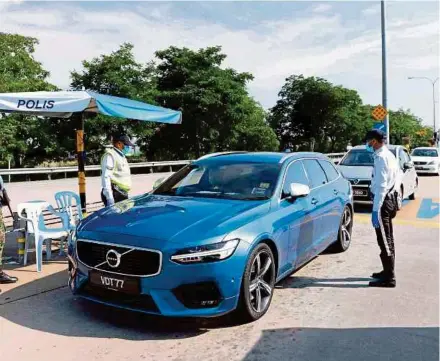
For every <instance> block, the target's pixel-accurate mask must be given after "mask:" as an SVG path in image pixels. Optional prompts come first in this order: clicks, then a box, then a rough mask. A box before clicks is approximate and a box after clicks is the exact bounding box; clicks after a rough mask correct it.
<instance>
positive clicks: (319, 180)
mask: <svg viewBox="0 0 440 361" xmlns="http://www.w3.org/2000/svg"><path fill="white" fill-rule="evenodd" d="M303 163H304V168H305V169H306V172H307V176H308V178H309V181H310V188H312V189H313V188H316V187H319V186H322V185H323V184H325V183H327V177H326V175H325V173H324V170H323V169H322V167H321V166H320V165H319V163H318V161H317V160H315V159H306V160H304V161H303Z"/></svg>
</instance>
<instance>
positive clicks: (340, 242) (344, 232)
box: [331, 206, 353, 253]
mask: <svg viewBox="0 0 440 361" xmlns="http://www.w3.org/2000/svg"><path fill="white" fill-rule="evenodd" d="M352 230H353V212H352V210H351V208H350V207H349V206H345V208H344V213H342V217H341V221H340V224H339V230H338V239H337V241H336V242H335V243H334V244H333V246H332V247H331V250H332V251H334V252H336V253H338V252H345V251H346V250H347V249H348V247H350V244H351V233H352Z"/></svg>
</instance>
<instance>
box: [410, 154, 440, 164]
mask: <svg viewBox="0 0 440 361" xmlns="http://www.w3.org/2000/svg"><path fill="white" fill-rule="evenodd" d="M411 160H412V161H413V162H426V163H429V162H432V161H436V162H438V161H439V158H438V157H414V156H412V157H411Z"/></svg>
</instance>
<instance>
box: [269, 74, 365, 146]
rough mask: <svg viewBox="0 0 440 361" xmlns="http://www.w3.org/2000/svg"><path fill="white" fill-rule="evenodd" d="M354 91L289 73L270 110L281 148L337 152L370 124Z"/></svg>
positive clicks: (313, 78)
mask: <svg viewBox="0 0 440 361" xmlns="http://www.w3.org/2000/svg"><path fill="white" fill-rule="evenodd" d="M361 105H362V101H361V99H360V97H359V95H358V93H357V92H356V91H355V90H350V89H346V88H344V87H342V86H334V85H333V84H331V83H329V82H328V81H327V80H325V79H322V78H315V77H309V78H305V77H304V76H302V75H292V76H291V77H289V78H287V79H286V83H285V84H284V86H283V87H282V89H281V91H280V93H279V100H278V101H277V104H276V105H275V106H274V107H273V108H272V109H271V111H270V118H269V119H270V120H269V121H270V124H271V126H272V127H273V129H274V130H275V132H276V134H277V136H278V139H280V142H281V147H282V148H283V149H284V148H291V149H298V150H312V151H320V152H336V151H342V150H345V147H346V146H347V144H348V143H349V142H356V141H357V138H359V134H360V133H362V132H364V130H366V129H368V128H369V127H370V126H371V122H369V121H368V118H366V115H365V111H364V110H363V109H362V107H361Z"/></svg>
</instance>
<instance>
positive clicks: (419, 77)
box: [408, 76, 439, 143]
mask: <svg viewBox="0 0 440 361" xmlns="http://www.w3.org/2000/svg"><path fill="white" fill-rule="evenodd" d="M408 79H409V80H413V79H424V80H428V81H429V82H430V83H431V84H432V108H433V113H432V120H433V122H434V133H435V132H436V131H437V127H436V124H435V83H437V81H438V79H439V78H437V79H434V80H433V79H430V78H427V77H425V76H410V77H408ZM435 142H436V143H437V139H435Z"/></svg>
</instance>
